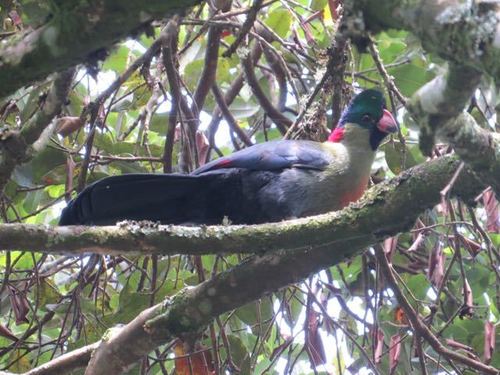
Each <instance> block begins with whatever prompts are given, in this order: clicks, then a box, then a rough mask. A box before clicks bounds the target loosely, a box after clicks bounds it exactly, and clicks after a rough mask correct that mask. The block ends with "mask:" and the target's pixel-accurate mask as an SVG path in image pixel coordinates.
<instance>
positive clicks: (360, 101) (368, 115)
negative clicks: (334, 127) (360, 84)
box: [340, 89, 385, 128]
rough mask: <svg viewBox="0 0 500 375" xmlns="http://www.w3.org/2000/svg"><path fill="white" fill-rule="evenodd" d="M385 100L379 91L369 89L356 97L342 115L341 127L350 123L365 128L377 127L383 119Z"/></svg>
mask: <svg viewBox="0 0 500 375" xmlns="http://www.w3.org/2000/svg"><path fill="white" fill-rule="evenodd" d="M384 107H385V99H384V96H383V95H382V93H381V92H380V91H378V90H374V89H368V90H365V91H363V92H361V93H360V94H358V95H356V96H355V97H354V98H353V99H352V100H351V102H350V103H349V105H348V107H347V108H346V110H345V111H344V113H343V114H342V117H341V119H340V126H342V125H344V124H346V123H348V122H350V123H355V124H359V125H361V126H363V127H367V128H369V127H373V126H376V125H377V123H378V121H379V120H380V119H381V118H382V115H383V111H384Z"/></svg>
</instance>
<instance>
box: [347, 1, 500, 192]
mask: <svg viewBox="0 0 500 375" xmlns="http://www.w3.org/2000/svg"><path fill="white" fill-rule="evenodd" d="M346 3H348V6H347V9H348V14H349V17H350V22H347V23H346V25H347V26H348V32H349V33H350V34H351V35H354V36H359V30H358V29H359V28H357V27H355V25H358V26H359V22H362V23H363V24H364V25H365V26H366V27H367V28H368V29H371V30H374V31H379V30H382V29H386V28H400V29H405V30H408V31H411V32H412V33H414V34H415V35H416V36H418V37H419V38H420V40H421V41H422V45H423V46H424V48H425V49H426V50H427V51H429V52H434V53H436V54H437V55H439V56H441V57H442V58H444V59H447V60H449V61H450V63H449V68H448V71H447V73H446V74H444V75H441V76H438V77H436V78H435V79H434V80H432V81H431V82H429V83H427V84H426V85H425V86H423V87H422V88H421V89H420V90H419V91H418V92H417V93H416V94H415V95H414V96H413V97H412V98H411V101H410V103H409V110H410V112H411V113H412V116H413V117H414V118H415V119H416V120H417V122H418V123H419V124H420V126H421V135H420V146H421V149H422V151H423V152H424V153H426V154H430V153H431V150H432V147H433V145H434V137H435V134H441V135H443V136H444V137H445V140H446V141H447V142H449V143H450V144H451V145H452V146H453V147H454V148H455V150H456V151H457V153H458V154H459V155H460V157H461V158H462V159H463V160H464V161H465V162H467V163H468V164H469V165H470V166H471V167H472V168H473V169H474V170H475V172H476V173H477V175H478V176H479V177H480V178H481V179H482V180H483V181H484V182H485V183H488V184H490V185H491V186H492V187H493V189H494V190H495V192H496V193H497V195H499V194H500V185H499V184H498V181H497V179H496V178H495V176H498V175H499V171H500V140H499V139H498V138H495V137H497V136H496V135H494V134H492V133H488V132H487V131H484V130H482V129H480V128H479V127H478V126H477V125H476V124H475V121H474V119H473V118H472V117H470V116H466V115H462V112H463V109H464V107H465V105H466V104H467V102H468V101H469V100H470V98H471V97H472V95H473V94H474V92H475V89H476V87H477V85H478V83H479V81H480V79H481V73H482V72H484V73H488V74H490V75H492V76H493V77H494V78H495V79H496V78H497V77H499V76H500V58H499V57H500V9H499V7H498V6H497V5H496V4H493V3H492V2H479V3H476V2H465V3H464V2H462V1H458V0H446V1H432V0H412V1H404V2H403V1H398V0H392V1H384V2H378V1H373V0H365V1H356V0H351V1H349V2H346ZM358 12H361V13H362V15H363V19H362V20H360V19H359V13H358ZM478 151H480V152H478ZM483 155H484V156H483ZM492 176H493V177H492Z"/></svg>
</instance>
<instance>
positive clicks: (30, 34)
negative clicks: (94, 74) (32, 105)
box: [0, 0, 200, 98]
mask: <svg viewBox="0 0 500 375" xmlns="http://www.w3.org/2000/svg"><path fill="white" fill-rule="evenodd" d="M198 3H200V0H169V1H162V0H150V1H133V0H99V1H98V0H88V1H77V0H68V1H66V2H64V6H63V7H61V9H54V12H53V14H51V17H50V20H49V21H48V22H47V23H46V24H44V25H43V26H41V27H39V28H38V29H36V30H28V31H27V32H25V33H23V34H22V35H19V36H15V37H12V38H11V39H9V40H7V41H5V42H4V43H2V44H1V46H0V56H1V58H0V77H1V78H0V98H2V97H4V96H7V95H9V94H11V93H13V92H14V91H16V90H17V89H19V88H21V87H23V86H26V85H28V84H30V83H33V82H34V81H36V80H40V79H43V78H45V77H47V76H48V75H49V74H51V73H53V72H57V71H61V70H63V69H67V68H69V67H72V66H75V65H77V64H80V63H81V62H83V61H85V60H96V59H97V58H99V54H100V53H102V51H103V50H104V49H106V48H109V47H110V46H112V45H113V44H114V43H116V42H118V41H119V40H121V39H124V38H126V37H127V36H130V35H132V34H134V33H137V32H138V31H140V30H141V28H144V26H145V25H148V23H149V22H150V21H152V20H154V19H161V18H164V17H165V16H168V15H169V14H173V13H176V12H182V11H184V10H186V9H188V8H190V7H192V6H194V5H196V4H198Z"/></svg>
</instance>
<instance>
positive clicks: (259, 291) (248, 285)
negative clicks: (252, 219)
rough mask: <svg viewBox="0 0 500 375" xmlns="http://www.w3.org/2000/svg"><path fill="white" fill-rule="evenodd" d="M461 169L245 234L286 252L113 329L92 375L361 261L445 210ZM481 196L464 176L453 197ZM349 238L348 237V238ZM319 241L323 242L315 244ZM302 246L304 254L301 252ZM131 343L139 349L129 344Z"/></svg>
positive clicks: (443, 164) (439, 169)
mask: <svg viewBox="0 0 500 375" xmlns="http://www.w3.org/2000/svg"><path fill="white" fill-rule="evenodd" d="M459 165H460V161H459V160H458V159H457V158H453V157H445V158H440V159H436V160H433V161H431V162H429V163H426V164H423V165H421V166H419V167H416V168H413V169H412V170H410V171H408V172H407V173H404V174H403V175H402V176H401V177H398V178H395V179H393V180H391V181H389V182H388V183H385V184H381V185H380V186H378V187H376V188H375V189H372V190H371V191H370V192H369V193H368V194H367V196H366V197H365V199H364V200H362V202H360V204H358V205H356V206H353V207H350V208H348V209H346V210H343V211H341V212H339V213H338V214H328V215H322V216H317V217H314V218H308V219H304V220H303V221H301V223H297V222H285V223H280V224H274V225H271V226H270V225H260V226H250V227H247V229H248V232H247V233H246V234H245V236H244V238H246V240H248V241H249V242H248V246H247V247H246V249H247V250H248V251H258V250H262V249H268V250H270V249H275V250H277V249H281V250H277V251H274V252H270V253H267V254H264V255H255V256H253V257H251V258H249V259H248V260H246V261H245V262H242V263H241V264H239V265H237V266H236V267H234V268H232V269H230V270H228V271H226V272H222V273H220V274H217V275H216V276H214V277H213V278H212V279H210V280H207V281H206V282H203V283H201V284H199V285H198V286H196V287H194V288H191V289H185V290H183V291H181V292H180V293H179V294H177V295H176V296H175V297H173V298H172V299H170V300H167V301H165V302H164V303H162V304H159V305H156V306H154V307H152V308H150V309H147V310H145V311H144V312H142V313H141V314H140V315H139V316H138V317H137V318H136V319H134V320H133V321H132V322H130V323H129V324H127V325H126V326H125V327H123V328H120V329H113V331H112V332H110V334H109V335H106V337H105V338H104V339H103V340H102V341H101V344H100V347H99V348H98V349H97V350H96V351H95V352H94V354H93V356H92V360H91V363H90V364H89V367H88V368H91V369H92V372H91V373H92V374H94V375H95V374H107V375H109V374H119V373H122V372H123V370H124V368H126V367H127V366H129V365H130V364H132V363H134V362H135V361H137V360H138V359H140V358H141V357H142V356H143V355H145V354H147V353H148V352H150V351H151V350H153V349H154V348H156V347H157V346H159V345H161V344H163V343H165V342H168V341H170V340H172V339H173V338H175V337H183V338H185V339H186V338H189V337H190V336H191V335H193V334H194V335H196V334H197V333H198V332H200V331H202V330H203V329H204V328H205V327H206V325H207V324H208V323H209V322H210V321H211V320H212V319H214V318H215V317H217V316H218V315H220V314H222V313H224V312H227V311H230V310H232V309H235V308H237V307H239V306H243V305H244V304H246V303H248V302H250V301H253V300H255V299H257V298H260V297H262V296H264V295H266V294H267V293H270V292H273V291H276V290H278V289H279V288H282V287H285V286H286V285H288V284H290V283H294V282H298V281H300V280H303V279H304V278H306V277H307V276H308V275H309V274H311V273H314V272H317V271H319V270H321V269H324V268H325V267H328V266H331V265H334V264H337V263H339V262H341V261H342V260H344V259H345V258H346V257H352V256H355V255H359V254H361V253H362V252H363V251H364V250H365V249H366V247H367V246H370V245H372V244H374V243H376V242H378V241H380V240H382V239H383V238H385V237H387V236H389V235H394V234H396V233H397V232H399V231H404V230H408V229H409V228H410V227H411V225H412V224H413V221H414V220H415V218H416V217H417V215H418V214H419V213H421V212H422V211H423V210H424V209H426V208H428V207H432V206H434V205H435V204H436V203H438V202H439V200H440V191H441V190H442V188H443V187H444V186H445V185H446V184H447V183H448V181H449V180H450V179H451V177H452V176H453V174H454V173H455V171H456V169H457V168H458V166H459ZM481 189H483V185H482V184H480V183H478V181H477V180H476V179H475V178H474V175H473V174H472V173H471V172H470V171H469V170H468V169H467V168H465V169H464V170H463V171H462V173H461V174H460V176H459V180H458V181H457V182H456V184H455V185H454V187H453V189H452V192H451V194H452V195H453V196H461V197H462V198H463V199H466V200H472V199H473V198H474V196H475V195H476V194H478V193H479V192H480V191H481ZM395 210H398V211H399V213H398V214H397V215H394V212H395ZM308 226H309V227H308ZM348 226H353V228H352V230H348V228H347V227H348ZM283 227H286V228H288V229H290V228H292V229H290V230H291V231H290V232H288V233H287V234H283V233H280V231H276V232H275V231H274V229H275V228H283ZM171 229H174V227H172V228H171ZM212 229H213V230H217V229H220V232H219V234H220V235H221V236H222V239H221V242H220V245H221V246H224V245H223V244H224V243H225V242H226V241H227V238H224V237H225V236H232V235H234V234H235V233H237V232H238V231H239V230H240V229H241V228H238V227H236V228H234V227H213V228H212ZM233 230H234V231H235V232H232V231H233ZM346 230H347V233H343V231H346ZM296 231H297V233H296ZM252 232H253V234H254V235H255V237H256V238H260V237H261V236H262V234H263V233H267V237H266V238H265V239H264V240H262V241H261V240H257V241H258V242H255V241H252V238H251V237H250V236H248V235H249V234H250V233H252ZM294 233H295V234H296V235H294ZM298 233H302V234H303V235H302V237H303V239H302V241H301V242H300V243H299V244H295V246H292V245H291V243H289V242H287V241H288V240H287V236H289V235H290V234H292V235H294V240H293V241H292V242H296V241H298V240H299V239H300V236H298V235H297V234H298ZM313 233H314V234H316V235H318V236H320V237H321V238H320V239H319V240H315V237H314V236H313V235H312V234H313ZM240 234H241V233H240ZM196 241H197V240H195V242H196ZM233 243H234V244H237V242H233ZM265 243H267V244H268V246H265ZM299 245H300V246H301V247H300V248H297V247H298V246H299ZM197 246H198V245H197ZM211 246H212V245H211ZM211 246H210V247H208V246H207V248H212V247H211ZM238 246H239V245H238ZM238 246H237V247H236V248H237V249H238V248H243V242H242V243H241V247H238ZM255 246H262V248H259V247H255ZM287 246H288V247H287ZM131 342H133V343H134V345H129V344H127V343H131Z"/></svg>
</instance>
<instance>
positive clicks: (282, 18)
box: [264, 8, 292, 38]
mask: <svg viewBox="0 0 500 375" xmlns="http://www.w3.org/2000/svg"><path fill="white" fill-rule="evenodd" d="M264 23H265V24H266V25H267V26H269V28H270V29H271V30H273V31H274V32H275V33H276V34H278V35H279V36H280V37H281V38H285V37H286V36H287V35H288V33H289V32H290V30H291V27H290V26H291V24H292V15H291V14H290V12H289V11H288V10H287V9H285V8H275V9H274V10H272V11H271V12H270V13H269V15H268V16H267V18H266V20H265V21H264Z"/></svg>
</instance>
